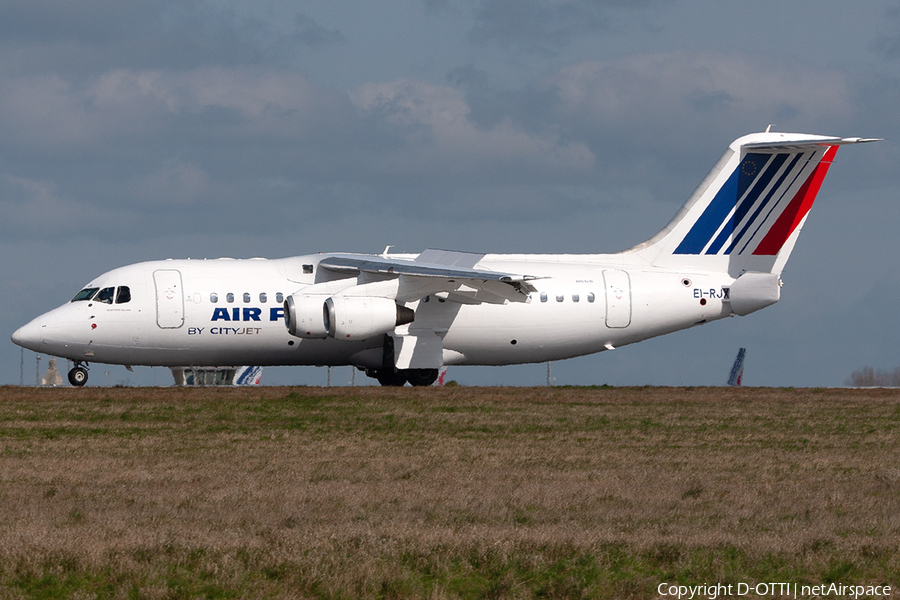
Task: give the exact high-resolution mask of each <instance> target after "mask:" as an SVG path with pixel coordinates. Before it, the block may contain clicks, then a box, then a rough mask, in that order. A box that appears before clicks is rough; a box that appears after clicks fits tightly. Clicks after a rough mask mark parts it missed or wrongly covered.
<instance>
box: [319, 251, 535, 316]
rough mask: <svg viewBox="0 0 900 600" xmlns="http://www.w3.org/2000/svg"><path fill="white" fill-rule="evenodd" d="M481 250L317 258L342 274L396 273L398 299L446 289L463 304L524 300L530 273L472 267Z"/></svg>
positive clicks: (324, 267)
mask: <svg viewBox="0 0 900 600" xmlns="http://www.w3.org/2000/svg"><path fill="white" fill-rule="evenodd" d="M482 258H484V254H474V253H468V252H453V251H450V250H426V251H424V252H422V253H421V254H420V255H419V256H418V257H417V258H416V259H415V260H402V259H395V258H391V257H389V256H375V255H354V254H333V255H331V256H328V257H326V258H323V259H322V260H321V261H319V267H320V268H323V269H327V270H329V271H332V272H334V273H341V274H345V275H357V276H358V275H361V274H368V275H377V276H381V277H388V278H393V277H399V278H400V291H399V292H398V296H397V299H398V300H401V301H406V302H409V301H413V300H418V299H419V298H423V297H424V296H427V295H429V294H435V293H439V292H445V293H447V294H448V296H447V299H449V300H456V301H461V302H464V303H466V304H470V303H472V304H478V303H481V302H488V303H491V304H503V303H505V302H507V301H509V302H525V301H527V299H528V294H529V293H531V292H534V291H535V288H534V286H532V285H531V284H530V283H528V282H529V281H531V280H534V279H537V277H533V276H530V275H523V274H518V273H502V272H498V271H489V270H487V269H479V268H475V265H476V264H478V262H479V261H480V260H481V259H482Z"/></svg>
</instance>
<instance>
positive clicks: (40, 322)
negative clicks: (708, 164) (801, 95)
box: [12, 129, 876, 386]
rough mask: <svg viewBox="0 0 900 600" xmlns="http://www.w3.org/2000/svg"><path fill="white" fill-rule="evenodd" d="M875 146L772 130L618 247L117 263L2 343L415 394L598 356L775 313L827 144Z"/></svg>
mask: <svg viewBox="0 0 900 600" xmlns="http://www.w3.org/2000/svg"><path fill="white" fill-rule="evenodd" d="M870 141H876V140H875V139H866V138H858V137H849V138H842V137H833V136H822V135H810V134H801V133H782V132H772V131H769V129H767V130H766V131H765V132H762V133H755V134H750V135H746V136H743V137H741V138H739V139H737V140H735V141H734V142H732V143H731V144H730V145H729V147H728V149H727V150H726V152H725V153H724V155H723V156H722V157H721V158H720V159H719V161H718V162H717V163H716V164H715V166H714V167H713V169H712V170H711V171H710V173H709V174H708V175H707V176H706V178H705V179H703V181H702V182H701V183H700V185H699V187H698V188H697V189H696V191H694V193H693V194H692V195H691V196H690V197H689V198H688V200H687V202H686V203H685V204H684V205H683V206H682V207H681V209H680V210H679V211H678V213H677V214H676V215H675V216H674V218H672V220H671V221H670V222H669V223H668V224H667V225H666V226H665V227H664V228H663V229H662V230H661V231H660V232H659V233H657V234H656V235H654V236H653V237H652V238H650V239H649V240H647V241H645V242H643V243H641V244H638V245H636V246H634V247H632V248H630V249H628V250H624V251H621V252H618V253H614V254H552V255H551V254H481V253H471V252H458V251H450V250H438V249H427V250H425V251H423V252H420V253H418V254H409V253H391V252H389V250H390V247H388V248H385V250H384V252H382V253H381V254H350V253H324V254H323V253H318V254H309V255H304V256H295V257H291V258H282V259H274V260H267V259H260V258H252V259H245V260H235V259H228V258H220V259H212V260H206V259H203V260H190V259H187V260H172V259H169V260H160V261H150V262H142V263H138V264H134V265H129V266H125V267H121V268H118V269H114V270H112V271H109V272H107V273H104V274H102V275H100V276H98V277H95V278H94V279H93V280H91V281H90V282H89V283H88V284H87V285H85V286H84V288H83V289H82V290H81V291H79V292H78V293H77V294H76V295H75V297H74V298H72V300H70V301H69V302H67V303H65V304H63V305H62V306H60V307H59V308H56V309H53V310H51V311H49V312H47V313H45V314H43V315H41V316H39V317H37V318H36V319H34V320H32V321H31V322H29V323H28V324H26V325H24V326H22V327H21V328H19V329H18V330H17V331H16V332H15V333H13V335H12V341H13V342H14V343H16V344H18V345H19V346H22V347H24V348H28V349H30V350H33V351H35V352H40V353H41V354H48V355H53V356H58V357H61V358H66V359H69V360H71V361H73V362H74V367H73V368H72V370H70V371H69V373H68V378H69V382H70V383H71V384H72V385H74V386H82V385H84V384H85V383H86V382H87V379H88V371H87V369H88V367H89V365H90V363H107V364H120V365H125V366H126V368H129V369H130V368H131V366H132V365H149V366H166V367H176V368H177V367H182V368H190V367H204V366H206V367H213V366H221V365H258V366H270V365H318V366H325V365H329V366H341V365H353V366H355V367H357V368H358V369H360V370H363V371H365V373H366V374H367V375H368V376H370V377H374V378H375V379H377V380H378V382H379V383H380V384H381V385H385V386H401V385H404V384H406V383H409V384H411V385H413V386H426V385H431V384H433V383H434V382H435V380H436V379H437V377H438V373H439V370H440V369H442V368H444V367H446V366H451V365H510V364H520V363H540V362H547V361H556V360H562V359H566V358H571V357H575V356H581V355H586V354H592V353H596V352H603V351H606V350H612V349H615V348H619V347H621V346H625V345H628V344H633V343H635V342H639V341H642V340H646V339H648V338H652V337H655V336H659V335H663V334H667V333H671V332H674V331H678V330H682V329H686V328H689V327H694V326H696V325H701V324H704V323H709V322H711V321H716V320H719V319H723V318H725V317H731V316H735V315H738V316H744V315H748V314H750V313H753V312H755V311H757V310H760V309H762V308H764V307H766V306H769V305H771V304H774V303H775V302H777V301H778V300H779V298H780V295H781V286H782V281H781V277H780V276H781V273H782V270H783V269H784V266H785V263H786V262H787V260H788V257H789V256H790V253H791V251H792V250H793V248H794V244H795V243H796V241H797V237H798V235H799V233H800V230H801V228H802V227H803V224H804V223H805V222H806V218H807V215H808V213H809V210H810V208H811V206H812V204H813V201H814V200H815V197H816V194H817V193H818V191H819V188H820V186H821V184H822V180H823V179H824V177H825V175H826V173H827V171H828V168H829V166H830V165H831V163H832V161H833V160H834V157H835V154H836V152H837V149H838V148H839V147H840V146H843V145H850V144H857V143H862V142H870Z"/></svg>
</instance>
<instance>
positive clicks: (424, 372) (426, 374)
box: [405, 369, 438, 387]
mask: <svg viewBox="0 0 900 600" xmlns="http://www.w3.org/2000/svg"><path fill="white" fill-rule="evenodd" d="M405 373H406V380H407V381H408V382H409V384H410V385H412V386H415V387H425V386H429V385H431V384H432V383H434V382H435V381H437V378H438V370H437V369H407V370H406V371H405Z"/></svg>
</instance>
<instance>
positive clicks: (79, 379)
mask: <svg viewBox="0 0 900 600" xmlns="http://www.w3.org/2000/svg"><path fill="white" fill-rule="evenodd" d="M87 380H88V372H87V368H85V367H82V366H81V363H80V362H79V361H75V366H74V367H72V368H71V369H70V370H69V383H71V384H72V385H74V386H75V387H82V386H83V385H84V384H86V383H87Z"/></svg>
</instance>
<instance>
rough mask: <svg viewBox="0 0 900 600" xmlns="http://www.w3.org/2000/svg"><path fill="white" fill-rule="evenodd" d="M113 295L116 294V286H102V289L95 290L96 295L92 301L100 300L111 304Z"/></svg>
mask: <svg viewBox="0 0 900 600" xmlns="http://www.w3.org/2000/svg"><path fill="white" fill-rule="evenodd" d="M115 295H116V288H114V287H108V288H103V289H102V290H100V291H99V292H97V295H96V296H94V301H95V302H102V303H103V304H112V303H113V296H115Z"/></svg>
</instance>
